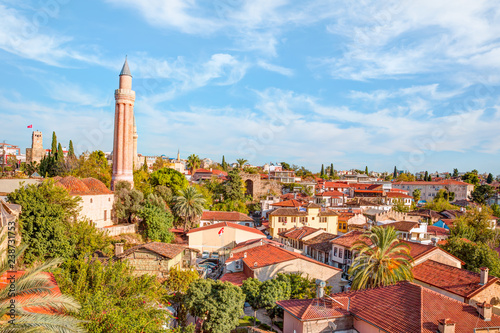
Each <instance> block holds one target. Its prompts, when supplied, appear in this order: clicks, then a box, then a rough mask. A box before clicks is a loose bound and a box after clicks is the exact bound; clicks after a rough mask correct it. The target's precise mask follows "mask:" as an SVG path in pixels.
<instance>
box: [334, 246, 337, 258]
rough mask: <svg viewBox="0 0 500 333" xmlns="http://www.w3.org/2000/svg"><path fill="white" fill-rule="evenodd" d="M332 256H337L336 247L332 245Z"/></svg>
mask: <svg viewBox="0 0 500 333" xmlns="http://www.w3.org/2000/svg"><path fill="white" fill-rule="evenodd" d="M333 256H334V257H336V256H337V248H336V247H334V248H333Z"/></svg>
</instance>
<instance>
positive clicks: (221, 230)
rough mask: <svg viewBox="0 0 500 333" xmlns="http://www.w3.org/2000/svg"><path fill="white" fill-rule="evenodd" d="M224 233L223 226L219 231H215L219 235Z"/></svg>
mask: <svg viewBox="0 0 500 333" xmlns="http://www.w3.org/2000/svg"><path fill="white" fill-rule="evenodd" d="M223 233H224V227H222V228H220V230H219V232H218V233H217V234H218V235H219V236H220V235H222V234H223Z"/></svg>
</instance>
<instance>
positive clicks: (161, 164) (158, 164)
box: [144, 156, 167, 172]
mask: <svg viewBox="0 0 500 333" xmlns="http://www.w3.org/2000/svg"><path fill="white" fill-rule="evenodd" d="M144 161H145V160H144ZM166 167H167V162H166V161H165V160H164V159H163V157H161V156H158V157H157V158H156V160H155V162H154V163H153V172H154V171H157V170H160V169H163V168H166Z"/></svg>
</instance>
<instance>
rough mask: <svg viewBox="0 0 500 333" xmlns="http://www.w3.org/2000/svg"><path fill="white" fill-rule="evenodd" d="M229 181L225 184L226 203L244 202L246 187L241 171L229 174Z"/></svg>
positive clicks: (233, 171)
mask: <svg viewBox="0 0 500 333" xmlns="http://www.w3.org/2000/svg"><path fill="white" fill-rule="evenodd" d="M227 176H228V180H227V181H226V182H224V184H223V196H224V200H226V201H234V202H238V201H244V200H245V186H244V183H243V179H242V178H241V175H240V171H239V170H231V171H230V172H229V173H228V174H227Z"/></svg>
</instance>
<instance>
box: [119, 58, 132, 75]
mask: <svg viewBox="0 0 500 333" xmlns="http://www.w3.org/2000/svg"><path fill="white" fill-rule="evenodd" d="M122 75H128V76H132V73H130V68H128V62H127V57H125V63H124V64H123V67H122V71H121V72H120V76H122Z"/></svg>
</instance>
